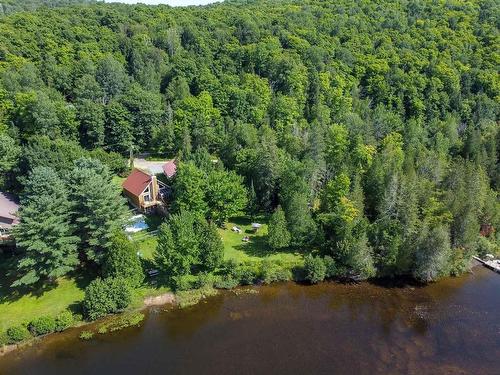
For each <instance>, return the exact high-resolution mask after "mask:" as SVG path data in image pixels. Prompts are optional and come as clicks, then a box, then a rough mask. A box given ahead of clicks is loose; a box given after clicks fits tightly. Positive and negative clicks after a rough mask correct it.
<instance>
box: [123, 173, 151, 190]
mask: <svg viewBox="0 0 500 375" xmlns="http://www.w3.org/2000/svg"><path fill="white" fill-rule="evenodd" d="M150 183H151V176H150V175H149V174H147V173H145V172H143V171H141V170H139V169H134V170H133V171H132V173H130V175H129V176H128V177H127V179H126V180H125V181H123V184H122V187H123V189H125V190H127V191H128V192H129V193H131V194H134V195H137V196H139V195H141V193H142V192H143V191H144V190H145V189H146V187H147V186H148V185H149V184H150Z"/></svg>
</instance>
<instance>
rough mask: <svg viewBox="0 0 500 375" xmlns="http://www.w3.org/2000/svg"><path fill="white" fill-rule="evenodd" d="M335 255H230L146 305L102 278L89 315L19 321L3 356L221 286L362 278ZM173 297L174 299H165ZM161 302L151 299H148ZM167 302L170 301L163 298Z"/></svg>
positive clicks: (134, 319)
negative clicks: (348, 272)
mask: <svg viewBox="0 0 500 375" xmlns="http://www.w3.org/2000/svg"><path fill="white" fill-rule="evenodd" d="M342 272H343V271H342V270H339V269H338V268H337V267H336V265H335V261H334V260H333V259H332V258H331V257H329V256H324V257H322V256H319V255H316V256H314V255H311V254H308V255H306V256H305V257H304V259H303V261H302V260H301V261H295V262H284V261H281V260H271V259H268V258H265V259H263V260H261V261H251V262H237V261H234V260H229V261H226V262H224V263H223V265H222V266H221V268H220V269H219V270H218V271H217V272H214V273H206V272H202V273H199V274H197V275H183V276H178V277H176V278H172V279H171V280H170V282H171V285H172V290H173V292H171V291H169V292H166V293H163V294H160V295H158V294H154V295H146V296H143V297H142V305H141V306H139V307H137V303H135V304H132V299H133V293H134V292H135V291H137V290H136V289H134V288H133V287H132V286H131V285H130V283H129V281H127V280H126V279H124V278H113V277H108V278H104V279H101V278H97V279H95V280H94V281H93V282H91V283H90V284H89V286H88V287H87V288H86V290H85V298H84V299H83V301H82V302H81V309H82V311H83V315H80V314H74V313H72V312H71V311H69V310H65V311H62V312H61V313H59V314H58V315H56V316H55V317H51V316H40V317H38V318H35V319H32V320H31V321H29V322H27V323H23V324H20V325H17V326H13V327H10V328H8V329H7V330H5V332H3V333H1V334H0V355H3V354H7V353H9V352H10V351H12V350H15V349H17V348H22V347H24V346H25V345H29V344H30V343H33V342H34V340H36V339H40V338H43V337H45V336H47V335H50V334H54V333H60V332H63V331H65V330H67V329H69V328H78V327H85V328H84V329H83V330H82V331H81V332H80V334H79V338H80V339H82V340H91V339H92V338H94V337H95V335H96V334H107V333H113V332H116V331H119V330H121V329H125V328H127V327H132V326H140V325H141V324H142V322H143V320H144V318H145V314H144V313H143V310H145V309H147V308H149V307H151V306H159V305H162V306H165V305H169V304H170V305H172V306H175V307H176V308H180V309H183V308H188V307H191V306H194V305H196V304H197V303H199V302H200V301H202V300H204V299H206V298H209V297H211V296H214V295H217V294H218V293H219V291H220V290H234V289H236V288H238V287H242V286H259V285H270V284H273V283H279V282H289V281H293V282H298V283H306V284H310V285H312V284H317V283H320V282H323V281H327V280H328V281H338V282H346V281H350V282H358V281H361V280H362V278H361V277H360V276H359V275H354V274H353V275H352V276H350V277H347V276H345V275H344V274H343V273H342ZM340 275H343V276H340ZM163 297H168V298H163ZM155 298H156V299H157V301H159V302H160V303H146V300H148V299H155ZM162 301H167V302H166V303H161V302H162Z"/></svg>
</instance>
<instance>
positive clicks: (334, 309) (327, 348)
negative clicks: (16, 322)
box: [0, 269, 500, 375]
mask: <svg viewBox="0 0 500 375" xmlns="http://www.w3.org/2000/svg"><path fill="white" fill-rule="evenodd" d="M251 289H252V290H257V291H258V293H257V294H242V295H239V294H235V293H233V292H227V293H222V294H221V295H219V296H216V297H213V298H210V299H208V300H206V301H204V303H201V304H199V305H196V306H193V307H191V308H188V309H184V310H179V309H169V311H166V312H165V311H163V310H162V309H156V310H152V311H151V312H150V313H149V314H148V316H147V319H146V321H145V324H144V325H143V326H142V327H141V328H138V329H128V330H125V331H122V332H118V333H115V334H111V335H104V336H98V338H97V339H96V340H93V341H90V342H82V341H79V340H78V339H77V338H76V337H77V333H78V332H76V331H74V332H73V331H70V332H68V333H66V334H63V335H59V336H53V337H51V338H50V339H48V340H46V341H44V342H43V343H42V344H41V345H39V346H37V347H33V348H29V349H27V350H25V351H23V352H18V353H13V354H12V355H9V356H6V357H5V358H3V359H0V374H16V375H17V374H43V375H45V374H66V373H71V374H94V373H95V374H97V373H116V372H119V373H121V374H137V373H141V374H148V373H151V374H163V373H175V374H178V373H180V374H199V373H203V374H207V373H209V374H212V373H213V374H235V373H237V374H247V373H248V374H255V373H259V374H267V373H272V374H290V373H300V374H302V373H315V374H321V373H324V374H332V373H334V374H374V373H383V374H399V373H405V374H406V373H408V374H461V373H464V374H465V373H467V374H498V373H499V372H498V366H499V364H498V363H497V362H498V358H500V326H499V324H500V323H499V319H498V318H499V314H498V311H499V310H500V298H498V296H499V291H500V277H498V275H496V274H493V273H492V272H490V271H487V270H483V269H477V270H476V273H475V274H474V275H466V276H464V277H461V278H457V279H447V280H444V281H442V282H439V283H436V284H433V285H430V286H426V287H421V286H417V285H404V286H402V285H390V286H381V285H373V284H362V285H339V284H334V283H324V284H321V285H317V286H300V285H296V284H292V283H287V284H277V285H272V286H266V287H254V288H251Z"/></svg>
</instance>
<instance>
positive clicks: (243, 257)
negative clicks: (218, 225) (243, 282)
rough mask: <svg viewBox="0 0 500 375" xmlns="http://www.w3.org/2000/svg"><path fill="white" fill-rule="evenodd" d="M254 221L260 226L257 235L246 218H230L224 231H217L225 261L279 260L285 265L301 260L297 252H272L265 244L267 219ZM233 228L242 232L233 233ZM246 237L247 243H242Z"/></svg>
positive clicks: (248, 218) (262, 218)
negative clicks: (265, 258)
mask: <svg viewBox="0 0 500 375" xmlns="http://www.w3.org/2000/svg"><path fill="white" fill-rule="evenodd" d="M255 221H256V222H258V223H260V224H262V227H260V228H259V230H258V231H257V233H254V231H253V229H252V219H251V218H250V217H247V216H242V217H238V218H232V219H231V220H229V222H228V223H227V224H226V228H225V229H219V233H220V235H221V237H222V241H223V242H224V257H225V259H228V260H229V259H234V260H236V261H239V262H252V261H253V262H255V261H261V260H262V258H264V257H269V258H270V259H273V260H281V261H283V262H285V263H297V262H300V261H301V259H302V255H301V254H300V253H298V252H293V251H290V250H286V251H273V250H271V249H270V248H269V246H268V245H267V243H266V238H267V218H265V217H258V218H255ZM233 226H237V227H239V228H240V229H241V230H242V231H243V232H242V233H237V232H233V231H232V230H231V228H232V227H233ZM245 236H248V237H249V239H250V240H249V241H248V242H244V241H243V237H245Z"/></svg>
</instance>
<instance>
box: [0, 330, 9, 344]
mask: <svg viewBox="0 0 500 375" xmlns="http://www.w3.org/2000/svg"><path fill="white" fill-rule="evenodd" d="M8 343H9V336H7V332H5V331H4V332H0V347H2V346H4V345H7V344H8Z"/></svg>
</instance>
